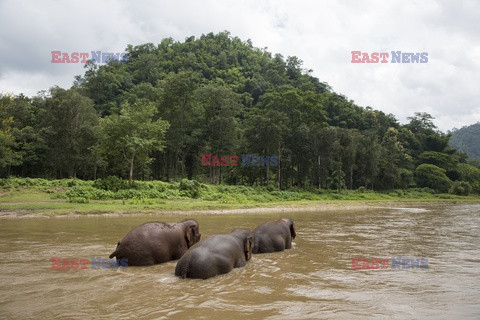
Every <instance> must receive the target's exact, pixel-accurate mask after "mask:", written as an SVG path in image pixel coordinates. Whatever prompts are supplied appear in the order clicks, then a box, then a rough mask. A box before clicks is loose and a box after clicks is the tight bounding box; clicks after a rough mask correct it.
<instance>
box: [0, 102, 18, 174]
mask: <svg viewBox="0 0 480 320" xmlns="http://www.w3.org/2000/svg"><path fill="white" fill-rule="evenodd" d="M13 103H14V99H13V97H12V96H8V95H7V96H2V97H0V169H5V168H9V167H10V166H11V165H15V164H17V163H18V162H19V161H20V159H19V156H18V154H16V153H15V151H14V150H13V147H14V146H15V139H14V136H13V135H12V132H11V128H12V126H13V122H14V119H13V116H10V115H9V114H8V112H7V108H8V106H9V105H10V104H13Z"/></svg>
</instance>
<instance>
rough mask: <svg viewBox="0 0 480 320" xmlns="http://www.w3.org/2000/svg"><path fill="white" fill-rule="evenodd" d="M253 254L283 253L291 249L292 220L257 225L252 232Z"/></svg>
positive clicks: (293, 225) (292, 235)
mask: <svg viewBox="0 0 480 320" xmlns="http://www.w3.org/2000/svg"><path fill="white" fill-rule="evenodd" d="M252 233H253V241H254V246H253V253H267V252H275V251H283V250H285V249H290V248H291V247H292V240H293V239H295V237H296V235H297V234H296V233H295V224H294V222H293V220H292V219H287V218H281V219H278V220H277V221H270V222H266V223H264V224H261V225H259V226H258V227H256V228H255V229H254V230H253V231H252Z"/></svg>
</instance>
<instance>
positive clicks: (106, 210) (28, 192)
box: [0, 188, 480, 219]
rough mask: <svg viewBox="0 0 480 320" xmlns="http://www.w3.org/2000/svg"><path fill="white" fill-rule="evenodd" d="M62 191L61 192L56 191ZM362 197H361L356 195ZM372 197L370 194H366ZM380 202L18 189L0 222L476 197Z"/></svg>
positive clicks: (0, 205) (3, 203) (409, 201)
mask: <svg viewBox="0 0 480 320" xmlns="http://www.w3.org/2000/svg"><path fill="white" fill-rule="evenodd" d="M58 192H65V190H62V191H58ZM358 196H362V194H360V195H358ZM369 196H370V198H372V196H371V195H369ZM376 196H377V197H379V198H380V197H383V199H381V198H380V199H352V200H345V199H342V200H335V199H324V200H283V201H281V200H277V201H269V202H265V201H264V202H260V201H259V202H255V203H251V202H249V203H238V202H235V201H230V202H227V201H212V200H205V199H201V198H200V199H186V198H185V199H184V198H182V199H171V200H160V199H130V200H90V201H89V202H88V203H76V202H69V201H66V200H65V199H58V194H57V195H56V194H55V193H53V194H52V193H51V192H49V191H45V190H43V191H42V190H35V189H30V188H21V189H14V190H0V219H22V218H49V217H77V216H98V215H102V216H123V215H135V214H150V215H159V216H162V215H179V216H192V215H219V214H253V213H274V212H285V213H288V212H298V211H310V212H311V211H315V212H319V211H351V210H359V211H360V210H362V211H365V210H378V209H381V208H396V207H412V208H415V207H421V206H426V205H428V206H432V205H445V204H447V205H448V204H458V203H480V197H474V196H469V197H459V196H452V198H451V199H442V198H440V197H433V195H432V197H431V198H425V197H421V198H405V197H403V198H401V197H399V196H397V197H395V196H393V195H385V194H376Z"/></svg>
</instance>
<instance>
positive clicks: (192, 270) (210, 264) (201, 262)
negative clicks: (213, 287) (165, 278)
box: [175, 229, 253, 279]
mask: <svg viewBox="0 0 480 320" xmlns="http://www.w3.org/2000/svg"><path fill="white" fill-rule="evenodd" d="M252 247H253V239H252V233H251V232H250V231H249V230H244V229H235V230H233V231H232V233H230V234H218V235H213V236H211V237H209V238H207V239H206V240H205V241H202V242H200V243H197V244H196V245H194V246H193V247H192V248H190V250H188V251H187V253H185V255H184V256H183V257H182V258H181V259H180V260H178V262H177V266H176V267H175V275H176V276H178V277H181V278H194V279H208V278H211V277H214V276H216V275H219V274H224V273H228V272H230V271H232V269H233V268H238V267H244V266H245V265H246V264H247V261H248V260H250V259H251V258H252Z"/></svg>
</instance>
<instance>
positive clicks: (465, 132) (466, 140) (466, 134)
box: [450, 122, 480, 160]
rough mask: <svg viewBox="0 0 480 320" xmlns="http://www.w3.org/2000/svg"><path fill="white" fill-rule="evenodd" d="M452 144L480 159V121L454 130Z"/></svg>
mask: <svg viewBox="0 0 480 320" xmlns="http://www.w3.org/2000/svg"><path fill="white" fill-rule="evenodd" d="M450 145H451V146H452V147H454V148H456V149H458V150H461V151H463V152H466V153H467V154H468V155H469V156H470V157H471V158H473V159H477V160H480V122H477V123H475V124H472V125H471V126H466V127H463V128H461V129H458V130H454V131H453V132H452V137H451V139H450Z"/></svg>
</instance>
